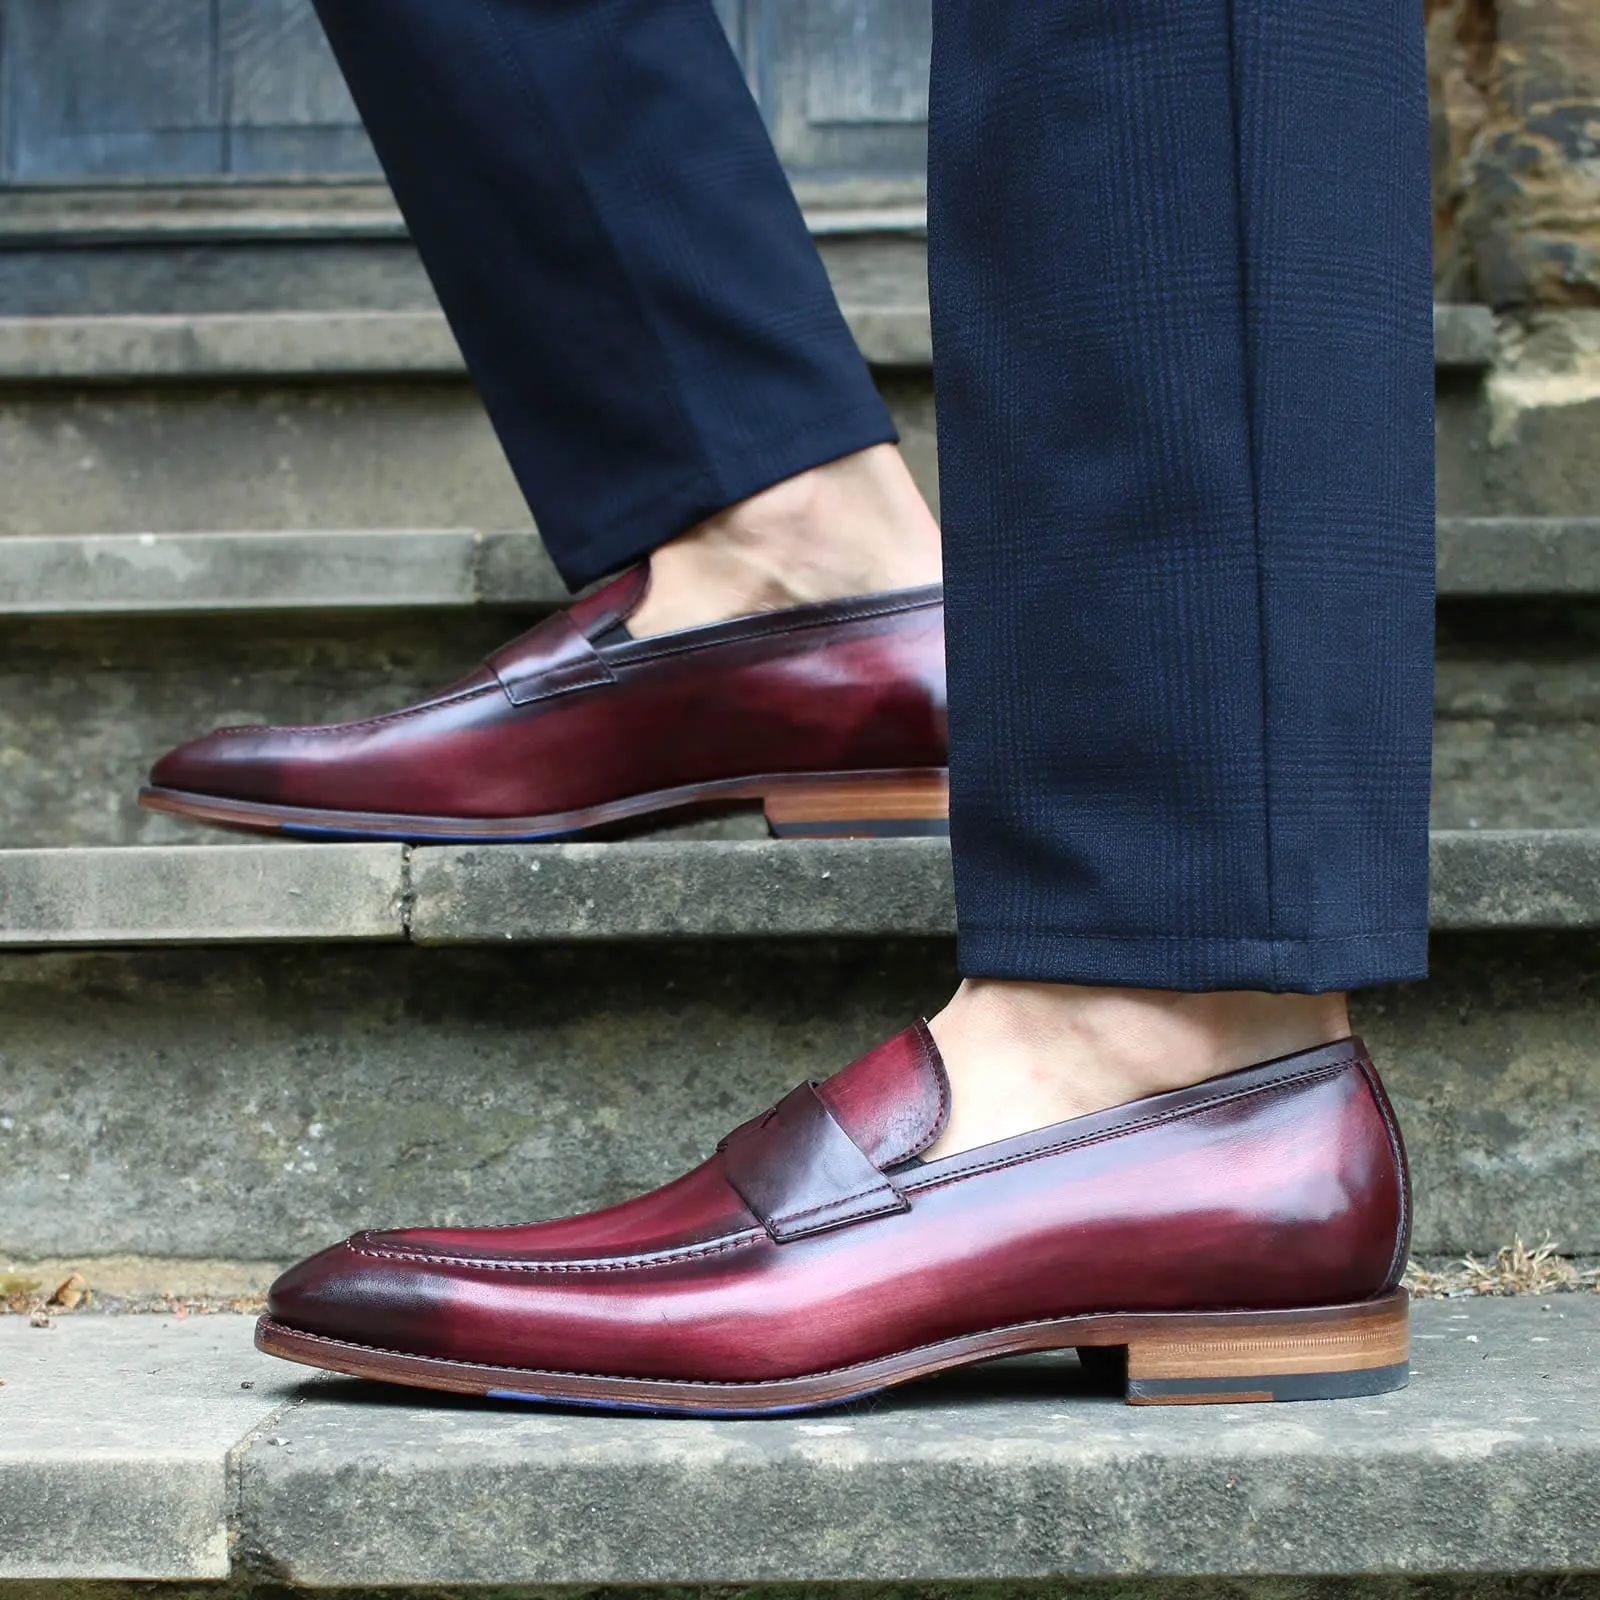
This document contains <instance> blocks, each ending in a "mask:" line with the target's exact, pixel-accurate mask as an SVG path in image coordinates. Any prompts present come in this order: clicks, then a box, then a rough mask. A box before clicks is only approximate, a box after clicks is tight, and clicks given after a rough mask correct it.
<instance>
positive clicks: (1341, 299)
mask: <svg viewBox="0 0 1600 1600" xmlns="http://www.w3.org/2000/svg"><path fill="white" fill-rule="evenodd" d="M318 6H319V10H320V11H321V13H322V16H323V20H324V23H325V25H326V26H327V28H328V32H329V35H330V37H331V38H332V40H333V43H334V46H335V49H336V51H337V52H338V55H339V58H340V60H341V63H342V64H343V66H344V68H345V71H346V75H347V77H348V78H349V80H350V82H351V86H352V89H353V91H354V93H355V96H356V100H357V103H358V104H359V105H360V107H361V109H362V112H363V114H364V115H365V117H366V119H367V122H368V126H369V129H370V131H371V133H372V135H373V139H374V142H375V143H376V145H377V148H378V151H379V154H380V156H381V157H382V159H383V161H384V164H385V167H386V170H387V171H388V173H389V176H390V179H391V182H392V183H393V186H394V188H395V191H396V194H397V196H398V198H399V200H400V203H401V206H402V208H403V209H404V210H405V212H406V215H407V217H408V219H409V221H410V223H411V227H412V232H413V235H414V237H415V238H416V240H417V243H418V246H419V248H420V250H421V252H422V256H423V259H424V261H425V263H426V264H427V266H428V269H429V271H430V273H431V274H432V276H433V279H434V282H435V285H436V287H437V288H438V291H439V296H440V299H441V301H442V302H443V304H444V306H445V309H446V311H447V313H448V314H449V316H450V318H451V321H452V324H453V325H454V327H455V329H456V332H457V335H458V337H459V339H460V341H461V344H462V348H463V350H464V351H465V353H466V356H467V360H468V363H469V365H470V367H471V369H472V372H473V375H474V377H475V379H476V380H477V383H478V385H479V388H480V390H481V392H482V394H483V396H484V400H485V402H486V404H487V406H488V408H489V411H490V414H491V416H492V417H493V418H494V421H495V423H496V426H497V427H498V429H499V432H500V436H501V438H502V440H503V441H504V443H505V447H506V450H507V453H508V455H509V456H510V459H511V462H512V465H513V467H514V469H515V470H516V472H517V474H518V476H519V479H520V481H521V483H522V485H523V488H524V490H525V492H526V493H527V496H528V498H529V501H530V502H531V504H532V506H533V508H534V512H535V514H536V516H537V518H538V521H539V524H540V528H541V530H542V531H543V533H544V535H545V539H546V542H547V543H548V544H549V546H550V547H551V550H552V553H553V554H554V556H555V558H556V561H557V564H558V565H559V566H560V567H561V570H562V571H563V573H564V574H565V575H566V576H567V578H568V580H569V581H571V582H573V583H575V584H576V583H582V582H585V581H587V580H589V579H590V578H593V577H595V576H598V575H599V574H601V573H603V572H606V571H609V570H613V569H615V568H617V567H619V566H622V565H624V564H626V563H627V562H629V561H632V560H634V559H636V558H637V557H639V556H640V555H642V554H644V553H645V552H647V551H648V550H650V549H652V548H654V547H655V546H656V545H658V544H660V543H662V542H664V541H665V540H667V539H669V538H671V537H673V536H674V535H675V534H677V533H678V532H680V531H682V530H683V529H684V528H686V527H688V526H691V525H692V524H693V523H694V522H696V521H698V520H699V519H700V518H702V517H704V516H706V515H708V514H709V513H711V512H712V511H715V510H717V509H719V508H720V507H722V506H724V505H726V504H728V503H730V502H731V501H734V500H737V499H740V498H743V497H744V496H746V495H748V494H751V493H754V492H755V491H756V490H758V489H760V488H762V487H765V486H766V485H767V484H769V483H772V482H776V481H778V480H779V479H781V478H783V477H785V476H787V475H789V474H791V473H793V472H797V471H800V470H802V469H803V468H805V467H808V466H811V465H815V464H817V463H819V462H821V461H825V460H828V459H831V458H833V457H836V456H838V455H842V454H844V453H846V452H848V451H851V450H855V449H859V448H862V447H864V446H866V445H868V444H872V443H876V442H878V441H880V440H883V439H887V438H891V437H893V433H892V429H891V427H890V425H889V422H888V419H887V417H886V415H885V413H884V411H883V408H882V406H881V405H880V404H879V402H878V400H877V398H876V396H875V394H874V393H873V391H872V388H871V385H870V382H869V380H868V377H867V374H866V373H865V370H864V369H863V367H862V363H861V361H860V358H859V357H858V355H857V354H856V352H855V350H854V347H853V346H852V344H851V341H850V338H849V335H848V332H847V331H846V329H845V327H844V324H843V321H842V319H841V318H840V316H839V313H838V310H837V307H836V306H835V305H834V304H833V301H832V298H831V295H830V293H829V290H828V286H827V282H826V279H825V276H824V275H823V273H822V271H821V268H820V265H819V264H818V262H817V259H816V255H815V251H814V250H813V248H812V247H811V244H810V241H809V239H808V238H807V236H806V233H805V229H804V225H803V223H802V221H801V219H800V216H799V213H798V211H797V209H796V207H795V204H794V201H793V199H792V197H791V196H790V195H789V193H788V190H787V187H786V185H785V184H784V182H783V178H782V173H781V171H780V169H779V167H778V164H777V161H776V159H775V157H774V156H773V153H772V150H771V148H770V146H769V144H768V142H767V139H766V137H765V134H764V132H763V130H762V128H761V125H760V119H759V116H758V115H757V113H756V110H755V108H754V106H753V104H752V103H751V101H750V98H749V96H748V94H747V92H746V90H745V87H744V85H743V82H742V81H741V79H740V76H739V72H738V69H737V66H736V64H735V62H734V60H733V57H732V54H731V52H730V51H729V49H728V47H727V45H726V43H725V41H724V39H723V37H722V35H721V32H720V30H719V28H718V25H717V22H716V19H715V16H714V14H713V12H712V9H711V6H710V4H709V0H583V3H580V0H449V3H448V4H446V3H443V0H318ZM934 16H935V52H934V69H933V80H934V81H933V97H932V116H931V129H930V144H931V151H930V190H931V197H930V259H931V278H932V289H933V301H934V335H935V340H934V356H935V386H936V392H937V399H938V405H939V437H940V462H941V466H940V472H941V494H942V500H943V515H944V522H945V540H946V578H947V599H948V608H949V656H950V673H951V684H950V690H951V746H952V747H951V774H952V784H953V794H952V817H951V823H952V833H953V844H954V850H955V860H956V889H957V900H958V910H959V918H960V930H961V932H960V959H961V964H962V968H963V970H964V971H966V972H968V973H969V974H974V975H988V976H995V977H1009V978H1035V979H1044V980H1055V981H1063V982H1077V983H1112V984H1133V985H1143V986H1149V987H1158V988H1187V989H1207V988H1256V989H1331V988H1345V987H1353V986H1356V985H1360V984H1369V983H1378V982H1384V981H1390V980H1394V979H1400V978H1409V977H1414V976H1417V975H1420V974H1421V972H1422V971H1423V970H1424V966H1425V960H1426V925H1427V833H1426V827H1427V800H1428V778H1429V771H1428V763H1429V748H1430V735H1431V711H1432V707H1431V679H1432V627H1433V613H1432V581H1433V555H1432V538H1433V464H1432V410H1431V405H1432V348H1431V340H1432V321H1431V310H1430V284H1429V198H1428V174H1427V168H1428V162H1427V155H1428V152H1427V127H1426V94H1425V87H1424V68H1423V54H1422V21H1421V12H1420V6H1419V5H1418V4H1417V3H1416V0H1345V3H1343V4H1340V5H1333V4H1331V3H1327V0H1313V3H1311V4H1294V3H1292V0H934Z"/></svg>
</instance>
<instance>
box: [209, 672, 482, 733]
mask: <svg viewBox="0 0 1600 1600" xmlns="http://www.w3.org/2000/svg"><path fill="white" fill-rule="evenodd" d="M496 693H501V694H503V693H504V690H503V689H502V688H501V686H500V681H499V679H496V680H495V681H494V682H493V683H486V684H483V685H482V686H481V687H479V688H476V689H463V690H462V691H461V692H460V693H459V694H452V695H437V696H435V697H434V698H433V699H432V700H428V701H426V702H424V703H423V704H422V705H420V706H406V707H405V708H404V709H403V710H400V711H385V712H384V713H383V714H382V715H381V716H376V717H363V718H362V719H361V721H359V722H332V723H324V724H312V725H307V726H301V725H299V724H296V723H283V724H277V725H274V726H272V727H266V726H263V725H262V724H261V723H249V722H241V723H236V724H234V725H233V726H232V727H227V728H213V729H212V734H213V735H215V734H219V733H293V734H308V733H349V732H350V731H351V730H352V729H355V728H381V727H383V726H384V724H386V723H390V722H404V721H405V720H406V719H407V718H408V717H421V716H426V715H427V714H428V712H430V711H437V710H438V709H439V708H440V707H441V706H456V705H460V704H461V703H462V702H463V701H466V700H480V699H482V698H483V697H484V696H485V695H490V694H496Z"/></svg>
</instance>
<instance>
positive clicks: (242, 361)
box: [0, 299, 1497, 384]
mask: <svg viewBox="0 0 1600 1600" xmlns="http://www.w3.org/2000/svg"><path fill="white" fill-rule="evenodd" d="M843 310H844V314H845V320H846V322H847V323H849V325H850V328H851V331H852V333H854V335H855V337H856V341H857V343H858V344H859V345H860V347H861V352H862V354H863V356H865V358H866V359H867V361H868V362H869V363H870V364H871V365H874V366H881V367H887V368H897V367H927V366H928V365H929V364H930V363H931V361H932V354H933V347H932V334H931V331H930V327H929V318H928V308H927V305H926V303H925V302H919V301H906V302H903V303H886V304H877V303H858V302H854V301H852V300H848V299H847V300H846V301H845V302H844V305H843ZM1496 349H1497V335H1496V331H1495V324H1494V319H1493V316H1492V315H1491V313H1490V311H1489V309H1488V308H1487V307H1486V306H1469V305H1449V304H1437V305H1435V307H1434V359H1435V364H1436V366H1438V367H1439V368H1441V369H1445V370H1478V369H1482V368H1485V367H1488V366H1490V365H1491V364H1492V363H1493V360H1494V357H1495V353H1496ZM464 373H465V368H464V365H463V363H462V360H461V354H460V351H459V350H458V349H457V347H456V344H455V340H454V338H453V337H452V335H451V333H450V330H449V328H448V326H447V325H446V323H445V319H444V315H443V313H442V312H439V311H433V310H412V311H265V312H210V313H204V314H200V315H183V314H168V315H122V316H110V315H107V316H42V317H0V383H3V384H62V383H74V384H97V383H100V384H118V383H130V382H171V381H190V382H192V381H204V380H212V381H216V380H232V381H240V380H250V379H267V380H284V379H299V380H307V379H337V378H339V377H356V378H370V377H378V376H384V377H395V378H402V377H403V378H412V379H439V378H459V377H462V376H464Z"/></svg>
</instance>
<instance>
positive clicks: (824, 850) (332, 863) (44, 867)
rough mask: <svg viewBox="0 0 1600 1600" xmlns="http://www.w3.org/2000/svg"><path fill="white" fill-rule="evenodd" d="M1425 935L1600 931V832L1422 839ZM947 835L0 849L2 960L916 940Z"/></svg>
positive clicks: (949, 922) (946, 911) (944, 915)
mask: <svg viewBox="0 0 1600 1600" xmlns="http://www.w3.org/2000/svg"><path fill="white" fill-rule="evenodd" d="M1432 874H1433V890H1432V901H1431V908H1430V922H1431V925H1432V926H1433V927H1434V928H1438V929H1442V930H1443V929H1448V930H1451V931H1473V932H1483V931H1489V930H1500V929H1535V928H1537V929H1565V928H1585V929H1587V928H1600V828H1566V829H1544V830H1534V829H1530V830H1476V831H1474V830H1461V831H1451V832H1445V833H1436V834H1435V835H1434V836H1433V841H1432ZM954 930H955V902H954V898H953V893H952V889H951V883H950V849H949V845H948V844H947V843H946V842H945V841H944V840H942V839H890V840H874V841H860V840H841V841H832V840H790V841H776V840H768V839H759V840H758V839H721V840H716V839H711V840H706V839H670V840H644V841H633V842H620V843H603V844H510V845H425V846H416V847H412V846H407V845H404V844H336V843H329V844H294V843H287V842H278V841H270V842H265V843H246V844H240V845H238V846H236V847H235V848H233V849H231V850H226V851H222V850H214V849H210V848H206V847H204V846H199V845H148V846H129V847H111V848H98V849H96V848H92V847H90V848H85V847H67V848H59V849H33V850H0V946H5V947H9V948H12V949H61V948H80V947H84V946H96V945H116V946H128V945H162V944H197V943H199V944H255V943H262V942H268V941H280V940H289V941H296V942H298V941H303V940H318V941H336V942H340V943H346V942H350V941H356V942H367V941H371V940H387V939H408V940H410V941H412V942H413V943H416V944H424V945H431V944H446V945H475V944H501V943H515V944H543V943H550V942H555V943H560V944H572V943H577V942H583V941H588V940H600V941H609V940H618V939H752V938H759V939H774V938H776V939H783V938H795V937H803V938H896V937H901V938H928V937H936V936H939V935H944V934H950V933H953V932H954Z"/></svg>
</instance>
